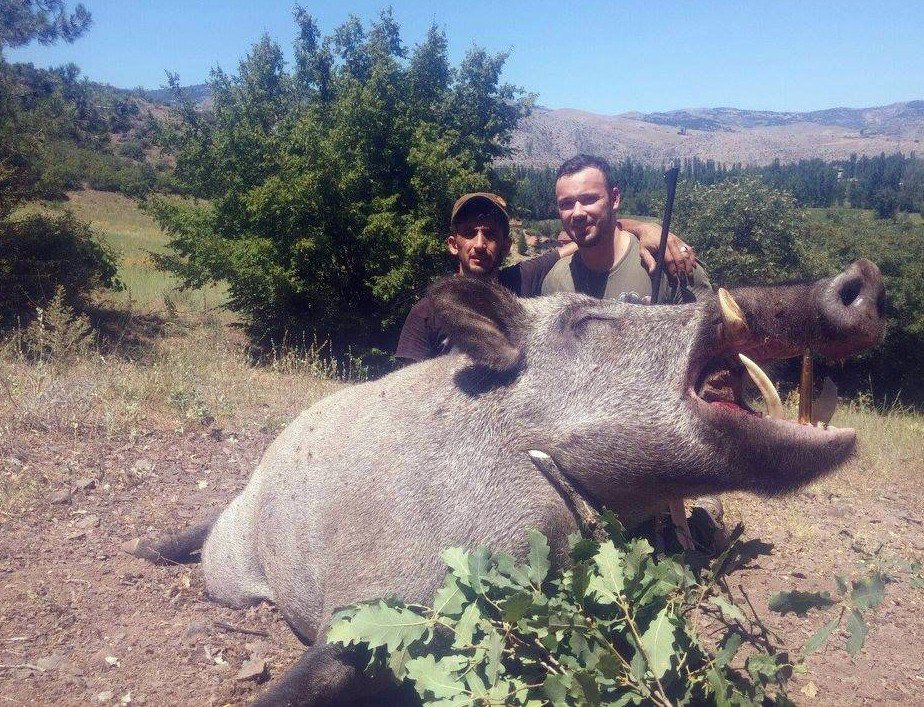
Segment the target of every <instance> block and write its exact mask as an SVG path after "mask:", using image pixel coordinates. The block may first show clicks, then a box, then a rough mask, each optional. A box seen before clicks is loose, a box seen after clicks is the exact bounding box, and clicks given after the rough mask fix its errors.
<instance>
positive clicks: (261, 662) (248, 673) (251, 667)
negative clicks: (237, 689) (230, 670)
mask: <svg viewBox="0 0 924 707" xmlns="http://www.w3.org/2000/svg"><path fill="white" fill-rule="evenodd" d="M268 677H269V675H268V674H267V671H266V659H265V658H256V659H254V660H248V661H245V662H244V664H243V665H242V666H241V669H240V672H238V674H237V675H235V676H234V679H235V680H240V681H242V682H243V681H246V680H253V681H255V682H263V681H264V680H266V679H267V678H268Z"/></svg>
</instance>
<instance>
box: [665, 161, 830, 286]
mask: <svg viewBox="0 0 924 707" xmlns="http://www.w3.org/2000/svg"><path fill="white" fill-rule="evenodd" d="M674 213H675V222H674V225H675V227H676V229H677V231H678V232H679V233H685V234H689V235H690V238H692V239H694V242H695V244H696V248H697V251H698V252H699V255H700V257H701V259H702V261H703V263H704V264H705V265H706V267H707V269H708V270H709V274H710V277H711V278H712V280H713V282H714V283H716V284H719V285H723V286H725V287H734V286H737V285H758V284H771V283H778V282H785V281H787V280H793V279H807V278H812V277H817V276H819V275H821V274H828V273H827V271H828V270H829V269H830V267H831V263H830V261H828V259H827V258H825V257H824V255H823V254H822V253H820V252H818V251H817V250H815V249H813V248H811V247H810V245H809V243H810V241H809V239H808V236H807V233H806V230H807V221H806V216H805V214H804V213H803V212H802V211H801V210H800V209H799V208H798V207H797V206H796V201H795V198H794V197H793V196H792V194H790V193H789V192H786V191H782V190H779V189H773V188H771V187H769V186H767V185H766V184H765V183H764V182H763V181H762V180H760V179H759V178H757V177H742V178H740V179H734V180H728V181H724V182H719V183H717V184H713V185H708V186H704V185H699V184H695V183H691V182H684V183H683V184H682V185H681V188H680V189H679V190H678V198H677V205H676V208H675V211H674Z"/></svg>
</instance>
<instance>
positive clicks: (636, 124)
mask: <svg viewBox="0 0 924 707" xmlns="http://www.w3.org/2000/svg"><path fill="white" fill-rule="evenodd" d="M184 91H186V94H187V95H188V96H189V98H191V99H192V100H193V101H194V102H195V103H198V104H199V105H203V106H207V105H208V104H209V100H210V98H211V91H210V88H209V86H208V84H196V85H194V86H187V87H185V88H184ZM145 97H146V98H148V99H149V100H151V101H155V102H158V103H168V104H169V103H172V102H173V101H174V98H173V96H172V94H171V93H170V92H169V91H167V90H165V89H161V90H158V91H148V92H146V95H145ZM921 140H924V101H908V102H904V103H893V104H891V105H887V106H878V107H871V108H829V109H826V110H817V111H811V112H776V111H761V110H742V109H738V108H692V109H683V110H674V111H668V112H662V113H637V112H632V113H623V114H620V115H599V114H596V113H589V112H586V111H580V110H574V109H571V108H560V109H554V110H553V109H549V108H543V107H541V106H537V107H536V108H535V109H534V110H533V113H532V115H531V116H530V117H529V118H527V119H526V120H525V121H523V123H522V124H521V125H520V127H519V129H518V130H517V131H516V133H514V136H513V147H514V148H515V149H516V153H515V154H514V156H513V157H512V158H511V159H510V160H508V162H509V163H511V164H517V165H530V166H537V167H542V166H547V165H557V164H560V163H561V162H562V161H564V160H566V159H567V158H568V157H571V156H572V155H574V154H576V153H578V152H589V153H593V154H599V155H603V156H605V157H607V158H608V159H611V160H613V161H618V160H620V159H622V158H625V157H631V158H632V159H635V160H640V161H642V162H644V163H647V164H652V165H660V164H662V163H664V162H667V161H670V160H674V159H678V158H679V159H684V158H692V157H698V158H699V159H701V160H710V159H711V160H716V161H717V162H721V163H728V164H733V163H737V162H740V163H742V164H745V165H755V166H760V165H766V164H770V163H771V162H773V161H774V160H776V159H778V160H780V161H781V162H784V163H785V162H795V161H798V160H800V159H810V158H813V157H820V158H822V159H825V160H834V159H845V158H849V157H850V155H851V154H853V153H856V154H857V155H878V154H880V153H882V152H885V153H886V154H892V153H895V152H903V153H906V154H907V153H910V152H913V151H919V150H920V144H921Z"/></svg>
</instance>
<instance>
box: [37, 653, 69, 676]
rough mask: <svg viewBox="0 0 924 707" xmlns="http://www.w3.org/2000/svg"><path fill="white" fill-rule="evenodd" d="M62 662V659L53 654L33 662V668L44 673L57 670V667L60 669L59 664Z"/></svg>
mask: <svg viewBox="0 0 924 707" xmlns="http://www.w3.org/2000/svg"><path fill="white" fill-rule="evenodd" d="M63 662H64V659H63V658H62V657H61V656H60V655H58V654H57V653H54V654H52V655H49V656H47V657H45V658H39V659H38V660H37V661H35V667H36V668H38V669H39V670H40V671H41V672H43V673H44V672H47V671H49V670H57V669H58V668H59V667H61V663H63Z"/></svg>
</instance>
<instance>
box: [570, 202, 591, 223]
mask: <svg viewBox="0 0 924 707" xmlns="http://www.w3.org/2000/svg"><path fill="white" fill-rule="evenodd" d="M586 217H587V211H586V210H585V209H584V207H583V206H582V205H581V204H580V202H579V203H577V204H575V205H574V208H573V209H572V210H571V218H572V219H575V218H586Z"/></svg>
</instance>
